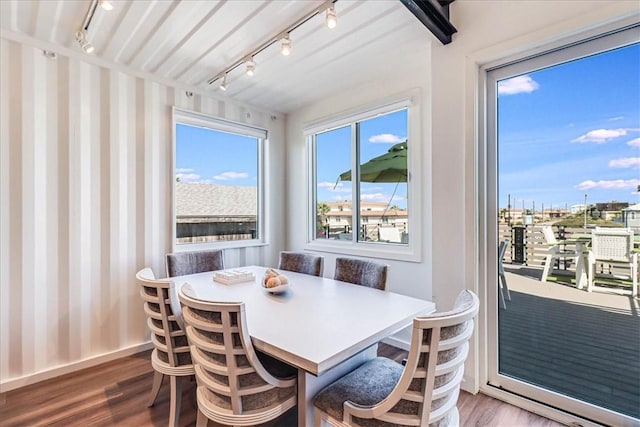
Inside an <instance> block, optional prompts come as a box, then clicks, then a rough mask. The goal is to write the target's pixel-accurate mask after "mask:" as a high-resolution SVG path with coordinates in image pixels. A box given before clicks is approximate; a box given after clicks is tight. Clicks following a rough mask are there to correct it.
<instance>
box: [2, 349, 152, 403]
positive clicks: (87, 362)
mask: <svg viewBox="0 0 640 427" xmlns="http://www.w3.org/2000/svg"><path fill="white" fill-rule="evenodd" d="M150 348H153V344H152V343H151V341H148V342H145V343H142V344H136V345H133V346H131V347H126V348H122V349H120V350H116V351H113V352H111V353H105V354H100V355H97V356H93V357H90V358H88V359H84V360H79V361H77V362H73V363H69V364H66V365H59V366H56V367H54V368H50V369H47V370H44V371H40V372H35V373H33V374H29V375H25V376H22V377H18V378H11V379H8V380H0V393H6V392H7V391H11V390H15V389H17V388H20V387H24V386H28V385H31V384H35V383H38V382H40V381H44V380H48V379H51V378H55V377H58V376H60V375H65V374H69V373H71V372H76V371H79V370H81V369H85V368H91V367H93V366H97V365H100V364H102V363H105V362H110V361H112V360H115V359H120V358H122V357H126V356H130V355H132V354H136V353H140V352H142V351H146V350H149V349H150Z"/></svg>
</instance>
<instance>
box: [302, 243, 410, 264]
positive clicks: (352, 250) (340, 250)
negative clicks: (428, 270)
mask: <svg viewBox="0 0 640 427" xmlns="http://www.w3.org/2000/svg"><path fill="white" fill-rule="evenodd" d="M305 249H308V250H311V251H317V252H329V253H334V254H341V255H351V256H361V257H367V258H381V259H392V260H397V261H407V262H421V261H422V257H421V253H420V251H419V250H416V248H415V247H413V246H411V245H409V246H404V245H394V244H388V243H382V244H380V243H354V242H335V241H330V240H329V241H319V240H314V241H311V242H309V243H307V244H306V246H305Z"/></svg>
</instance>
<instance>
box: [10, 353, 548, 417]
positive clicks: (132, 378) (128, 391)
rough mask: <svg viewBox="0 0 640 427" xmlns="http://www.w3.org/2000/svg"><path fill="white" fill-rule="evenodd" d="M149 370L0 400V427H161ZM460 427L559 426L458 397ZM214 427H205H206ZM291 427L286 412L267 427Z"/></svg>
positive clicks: (125, 365) (131, 369) (74, 379)
mask: <svg viewBox="0 0 640 427" xmlns="http://www.w3.org/2000/svg"><path fill="white" fill-rule="evenodd" d="M378 353H379V354H380V355H382V356H385V357H389V358H392V359H395V360H398V361H400V360H402V359H403V358H404V357H406V352H403V351H401V350H398V349H396V348H395V347H391V346H388V345H385V344H381V345H380V347H379V351H378ZM152 378H153V369H152V368H151V363H150V362H149V352H143V353H139V354H137V355H134V356H130V357H126V358H122V359H119V360H115V361H113V362H109V363H105V364H103V365H100V366H98V367H95V368H90V369H85V370H82V371H79V372H75V373H72V374H68V375H64V376H61V377H59V378H55V379H51V380H48V381H43V382H41V383H38V384H34V385H31V386H27V387H23V388H20V389H17V390H12V391H9V392H7V393H2V394H0V425H1V426H3V427H9V426H65V427H67V426H89V425H91V426H127V427H128V426H136V427H138V426H158V427H159V426H166V425H167V422H168V418H169V385H168V381H166V380H165V382H164V384H163V386H162V389H161V390H160V396H159V397H158V401H157V402H156V404H155V405H154V406H153V407H151V408H147V407H146V404H147V399H148V397H149V392H150V390H151V382H152ZM194 391H195V382H189V381H188V380H187V382H186V384H185V387H184V391H183V399H182V410H181V413H180V425H181V426H193V425H195V418H196V410H195V408H196V401H195V394H194ZM458 409H459V410H460V425H461V426H478V427H481V426H509V427H516V426H536V427H552V426H553V427H555V426H560V424H558V423H556V422H553V421H551V420H548V419H546V418H543V417H540V416H538V415H535V414H532V413H530V412H528V411H525V410H523V409H520V408H517V407H515V406H512V405H509V404H506V403H503V402H501V401H499V400H496V399H493V398H491V397H488V396H485V395H481V394H478V395H475V396H474V395H471V394H469V393H465V392H462V394H461V396H460V399H459V401H458ZM212 425H214V423H212V422H210V423H209V426H212ZM295 425H296V411H295V408H294V410H292V411H290V412H289V413H288V414H285V416H284V417H282V418H280V419H279V420H276V421H274V422H272V423H268V424H265V426H269V427H279V426H283V427H289V426H292V427H293V426H295Z"/></svg>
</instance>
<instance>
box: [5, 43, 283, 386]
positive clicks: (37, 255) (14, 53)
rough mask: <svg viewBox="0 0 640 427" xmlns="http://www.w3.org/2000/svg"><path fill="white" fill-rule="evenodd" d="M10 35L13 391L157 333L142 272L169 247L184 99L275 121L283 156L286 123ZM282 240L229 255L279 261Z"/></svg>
mask: <svg viewBox="0 0 640 427" xmlns="http://www.w3.org/2000/svg"><path fill="white" fill-rule="evenodd" d="M0 43H1V45H0V55H1V58H0V67H1V68H0V77H1V86H0V93H1V94H2V96H1V106H0V120H1V134H0V137H1V140H0V215H1V217H0V380H1V383H0V384H1V385H2V386H3V387H2V389H3V391H4V390H7V389H10V388H14V387H16V386H19V385H21V384H26V383H29V382H33V381H35V380H37V379H38V378H40V379H41V378H42V377H43V375H44V376H46V375H47V374H46V373H47V372H48V371H53V372H54V373H55V371H56V370H58V371H60V370H61V367H62V368H64V367H66V368H67V370H70V369H73V367H74V366H81V365H82V364H83V363H84V364H85V365H86V364H87V363H91V362H87V361H91V360H100V358H105V357H108V356H109V355H117V354H122V353H123V352H126V351H134V350H136V349H137V348H139V347H140V346H141V345H143V344H144V343H146V342H147V341H148V336H147V330H146V325H145V321H144V313H143V311H142V305H141V302H140V300H139V296H138V288H137V285H136V282H135V279H134V278H135V273H136V271H137V270H138V269H140V268H142V267H144V266H150V267H152V268H153V269H154V271H155V272H156V274H157V275H160V276H163V275H164V269H165V265H164V255H165V254H166V252H168V251H170V250H171V243H172V242H171V227H172V215H171V209H172V200H171V195H172V189H171V184H172V182H173V180H172V178H171V176H172V172H171V163H172V160H171V159H172V120H171V107H172V106H174V105H175V106H179V107H182V108H187V109H192V110H195V111H199V112H203V113H206V114H211V115H214V116H219V117H226V118H228V119H231V120H236V121H241V122H247V123H250V124H253V125H256V126H262V127H264V128H267V129H268V130H269V131H270V136H271V137H270V139H271V141H270V144H269V148H268V150H269V151H270V152H268V156H269V157H271V158H276V159H278V158H281V157H283V155H282V154H283V152H282V148H281V147H280V144H277V143H276V142H275V141H277V140H278V139H281V138H282V137H283V135H284V123H282V120H281V119H279V120H274V117H273V116H272V115H271V114H267V113H260V112H253V111H251V112H250V111H248V110H247V108H246V107H242V106H237V105H234V104H231V103H228V102H223V101H219V100H216V99H213V98H207V97H203V96H200V95H197V94H196V95H193V96H188V95H187V93H186V92H185V91H184V90H178V89H174V88H171V87H167V86H164V85H161V84H158V83H155V82H152V81H150V80H145V79H142V78H138V77H134V76H131V75H128V74H126V73H124V72H122V71H118V70H114V69H108V68H104V67H99V66H96V65H93V64H91V63H88V62H85V61H83V58H82V57H65V56H62V55H58V58H57V59H56V60H50V59H47V58H46V57H45V56H44V55H43V52H42V50H40V49H36V48H33V47H30V46H26V45H23V44H21V43H17V42H15V41H10V40H6V39H1V40H0ZM281 169H282V165H280V166H278V165H272V168H271V170H281ZM267 182H268V183H269V184H270V185H276V186H279V185H283V182H282V178H279V177H278V176H270V175H268V176H267ZM272 213H273V215H270V216H271V217H273V218H281V217H282V214H283V212H272ZM274 224H277V223H274ZM268 225H269V226H271V227H273V226H272V225H271V224H268ZM280 234H281V233H280ZM281 241H282V239H278V238H272V239H271V243H275V245H273V246H271V247H269V246H266V247H260V248H248V249H236V250H231V251H227V253H225V259H226V261H227V264H228V265H229V266H236V265H240V264H245V263H246V264H269V263H270V262H272V261H273V260H274V259H275V257H276V255H274V254H273V253H272V252H273V251H275V250H274V249H271V248H273V247H276V248H279V249H282V248H281V247H279V246H280V245H281ZM276 253H277V252H276ZM43 373H44V374H43Z"/></svg>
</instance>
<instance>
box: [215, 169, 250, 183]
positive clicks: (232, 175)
mask: <svg viewBox="0 0 640 427" xmlns="http://www.w3.org/2000/svg"><path fill="white" fill-rule="evenodd" d="M248 177H249V174H248V173H246V172H232V171H228V172H222V173H221V174H220V175H215V176H214V177H213V179H217V180H218V181H230V180H233V179H242V178H248Z"/></svg>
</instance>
